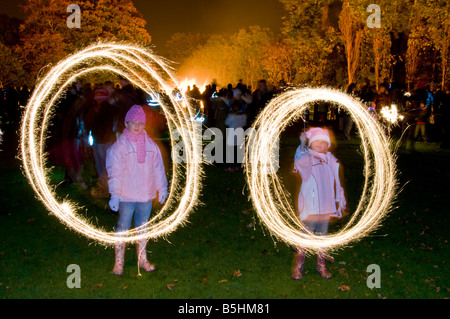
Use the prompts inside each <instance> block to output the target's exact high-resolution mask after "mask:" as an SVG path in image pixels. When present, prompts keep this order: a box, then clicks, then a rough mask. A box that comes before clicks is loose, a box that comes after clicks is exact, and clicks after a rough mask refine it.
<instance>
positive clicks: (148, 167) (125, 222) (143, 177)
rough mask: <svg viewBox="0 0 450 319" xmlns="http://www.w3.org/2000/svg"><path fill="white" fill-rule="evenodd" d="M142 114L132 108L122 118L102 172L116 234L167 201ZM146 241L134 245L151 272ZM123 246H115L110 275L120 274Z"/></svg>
mask: <svg viewBox="0 0 450 319" xmlns="http://www.w3.org/2000/svg"><path fill="white" fill-rule="evenodd" d="M145 122H146V120H145V113H144V110H143V109H142V107H141V106H139V105H133V106H132V107H131V108H130V110H129V111H128V113H127V114H126V116H125V127H126V128H125V129H124V131H123V134H122V135H121V136H120V137H119V138H118V140H117V141H116V142H115V143H114V144H113V145H112V146H111V147H110V148H109V149H108V151H107V156H106V170H107V172H108V178H109V180H108V186H109V192H110V193H111V200H110V202H109V206H110V207H111V209H112V210H113V211H119V221H118V223H117V228H116V232H123V231H127V230H129V229H130V227H131V222H132V219H133V215H134V227H136V228H137V227H139V226H141V225H143V224H145V223H147V222H148V219H149V217H150V212H151V210H152V200H153V199H155V198H156V197H158V201H159V203H160V204H163V203H164V201H165V200H166V198H167V184H168V183H167V178H166V172H165V168H164V163H163V159H162V156H161V152H160V150H159V148H158V146H157V145H156V143H155V142H154V141H153V140H152V139H151V138H149V137H148V135H147V133H146V132H145V130H144V128H145ZM146 244H147V240H146V239H143V240H139V241H138V242H137V255H138V264H139V267H140V268H143V269H144V270H145V271H153V270H155V266H154V265H152V264H150V263H149V262H148V260H147V251H146ZM124 255H125V243H121V242H117V243H116V245H115V265H114V269H113V273H114V274H115V275H121V274H122V273H123V265H124Z"/></svg>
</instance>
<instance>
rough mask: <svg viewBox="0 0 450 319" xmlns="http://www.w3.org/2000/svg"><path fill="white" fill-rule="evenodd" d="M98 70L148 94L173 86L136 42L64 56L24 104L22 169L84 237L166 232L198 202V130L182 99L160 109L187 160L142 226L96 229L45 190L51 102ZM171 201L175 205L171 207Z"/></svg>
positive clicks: (109, 240) (127, 238) (111, 239)
mask: <svg viewBox="0 0 450 319" xmlns="http://www.w3.org/2000/svg"><path fill="white" fill-rule="evenodd" d="M101 71H108V72H113V73H116V74H118V75H121V76H123V77H124V78H127V79H128V80H129V81H130V82H131V83H132V84H134V85H135V86H137V87H140V88H141V89H142V90H144V91H145V92H146V93H147V94H153V96H156V93H157V92H155V91H154V89H153V88H155V87H161V88H163V89H165V90H168V91H170V90H171V88H173V87H177V86H178V85H177V83H176V81H175V79H174V77H173V76H172V75H171V73H170V71H169V69H168V67H167V65H166V64H165V63H164V62H163V61H162V60H161V59H160V58H158V57H157V56H155V55H153V54H152V53H151V52H149V51H148V50H146V49H143V48H141V47H138V46H135V45H128V44H118V43H100V44H96V45H92V46H90V47H87V48H86V49H84V50H82V51H80V52H78V53H76V54H73V55H71V56H69V57H67V58H66V59H64V60H62V61H61V62H59V63H58V64H57V65H56V66H55V67H53V68H52V69H51V70H50V71H49V72H48V73H47V74H46V75H45V76H44V77H43V78H42V79H41V80H40V82H39V83H38V84H37V85H36V89H35V90H34V92H33V94H32V96H31V98H30V101H29V103H28V105H27V107H26V110H25V114H24V116H23V120H22V131H21V155H22V161H23V168H24V171H25V173H26V175H27V177H28V179H29V181H30V184H31V186H32V187H33V189H34V191H35V192H36V193H37V195H38V197H39V199H40V200H41V201H42V202H43V203H44V204H45V206H46V207H47V208H48V209H49V210H50V211H51V212H52V213H53V214H54V215H55V216H57V217H58V218H59V219H60V220H61V221H62V222H63V223H64V224H65V225H67V226H68V227H70V228H72V229H75V230H76V231H78V232H80V233H81V234H83V235H85V236H87V237H89V238H92V239H94V240H97V241H99V242H102V243H105V244H113V243H115V242H117V241H123V242H131V241H136V240H139V239H143V238H156V237H160V236H165V235H167V234H169V233H170V232H172V231H173V230H175V229H176V228H177V227H178V226H179V225H182V224H183V223H184V222H185V220H186V218H187V217H188V215H189V212H190V211H191V209H192V208H193V206H194V205H195V203H196V201H197V198H198V195H199V192H200V185H201V183H200V177H201V174H202V169H201V162H202V153H201V149H200V148H199V147H198V146H197V145H196V144H195V143H194V142H193V141H197V140H198V139H199V137H198V134H199V133H198V131H197V130H195V129H194V127H193V125H194V124H193V122H191V121H189V119H190V118H192V117H193V116H194V115H195V113H194V111H193V110H192V108H191V106H190V104H189V103H188V102H187V101H186V99H184V98H183V100H182V101H177V100H175V99H174V98H173V97H170V99H171V105H165V104H161V108H162V110H163V111H164V114H165V116H166V118H167V122H168V126H169V131H170V134H172V132H173V131H174V130H175V129H177V131H178V132H179V134H180V135H181V137H182V139H183V141H184V148H185V150H184V151H185V154H186V158H187V163H188V164H186V165H185V166H183V165H180V164H178V165H177V164H176V163H175V161H174V163H173V165H172V180H171V187H170V193H169V196H168V199H167V202H166V204H165V205H164V207H163V208H162V209H161V211H160V212H159V213H158V214H156V215H155V216H153V217H152V218H151V220H150V221H149V222H148V223H146V224H145V225H142V226H141V227H139V228H135V229H132V230H130V231H127V232H122V233H120V234H117V233H115V232H105V231H102V230H99V229H96V228H95V227H94V226H92V225H91V224H90V223H89V222H88V221H87V220H85V219H83V218H82V217H81V216H79V215H78V214H77V213H76V211H77V210H78V209H79V208H77V207H76V205H75V204H74V203H71V202H69V201H67V200H65V201H62V202H59V201H58V200H57V199H56V198H55V193H54V192H53V191H52V190H51V189H50V188H49V185H48V177H47V171H46V169H45V167H44V164H45V160H46V154H45V153H44V151H43V150H44V146H45V144H44V141H45V135H46V129H47V126H48V122H49V119H50V118H51V113H52V109H53V107H54V104H55V102H57V101H58V99H59V98H60V97H61V94H63V92H64V91H65V89H66V88H67V87H68V86H69V85H71V84H72V83H73V82H74V81H75V80H76V79H77V78H79V77H81V76H83V75H85V74H88V73H95V72H101ZM180 103H182V104H183V107H181V104H180ZM174 143H175V141H172V149H173V146H174ZM182 174H185V175H186V176H185V178H184V180H185V181H184V182H182V181H181V180H180V176H181V175H182ZM175 204H178V206H177V207H175V208H174V207H173V206H175ZM118 236H119V237H118Z"/></svg>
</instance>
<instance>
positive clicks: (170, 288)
mask: <svg viewBox="0 0 450 319" xmlns="http://www.w3.org/2000/svg"><path fill="white" fill-rule="evenodd" d="M173 286H175V284H168V285H167V289H169V290H173V289H172V287H173Z"/></svg>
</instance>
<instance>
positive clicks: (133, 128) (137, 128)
mask: <svg viewBox="0 0 450 319" xmlns="http://www.w3.org/2000/svg"><path fill="white" fill-rule="evenodd" d="M126 127H127V129H128V130H129V131H130V132H131V133H132V134H134V135H139V134H141V133H142V132H143V131H144V128H145V124H144V123H141V122H127V123H126Z"/></svg>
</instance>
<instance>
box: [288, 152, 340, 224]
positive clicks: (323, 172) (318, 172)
mask: <svg viewBox="0 0 450 319" xmlns="http://www.w3.org/2000/svg"><path fill="white" fill-rule="evenodd" d="M294 168H295V170H294V172H298V173H299V174H300V176H301V177H302V186H301V188H300V193H299V195H298V210H299V212H300V220H305V219H306V218H308V216H309V215H319V214H334V213H336V202H339V207H342V208H345V207H346V200H345V196H344V190H343V188H342V187H341V183H340V180H339V162H338V160H337V159H336V157H334V156H333V155H332V154H331V153H330V152H328V153H327V154H321V153H317V152H314V151H312V150H307V151H306V152H298V151H297V153H296V158H295V164H294Z"/></svg>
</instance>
